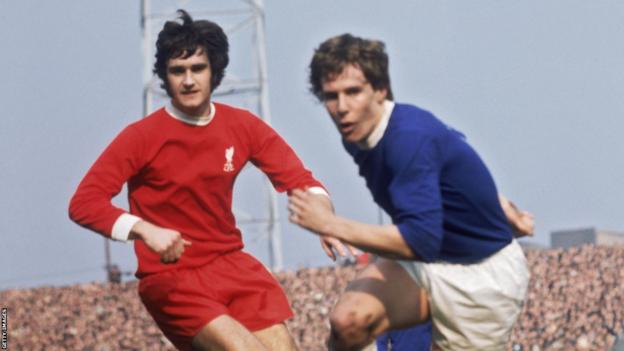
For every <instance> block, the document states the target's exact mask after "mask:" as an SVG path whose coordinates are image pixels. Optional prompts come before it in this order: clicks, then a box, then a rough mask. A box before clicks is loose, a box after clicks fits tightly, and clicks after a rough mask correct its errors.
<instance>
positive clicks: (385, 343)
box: [377, 322, 431, 351]
mask: <svg viewBox="0 0 624 351" xmlns="http://www.w3.org/2000/svg"><path fill="white" fill-rule="evenodd" d="M388 350H392V351H429V350H431V322H427V323H425V324H418V325H416V326H414V327H411V328H407V329H400V330H393V331H389V332H387V333H385V334H382V335H381V336H380V337H378V338H377V351H388Z"/></svg>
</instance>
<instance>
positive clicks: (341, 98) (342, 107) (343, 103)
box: [337, 94, 348, 114]
mask: <svg viewBox="0 0 624 351" xmlns="http://www.w3.org/2000/svg"><path fill="white" fill-rule="evenodd" d="M337 100H338V101H337V103H338V106H337V107H338V113H340V114H344V113H346V112H347V110H348V106H347V98H346V96H345V95H344V94H338V97H337Z"/></svg>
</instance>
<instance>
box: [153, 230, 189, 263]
mask: <svg viewBox="0 0 624 351" xmlns="http://www.w3.org/2000/svg"><path fill="white" fill-rule="evenodd" d="M189 245H191V242H190V241H188V240H185V239H182V237H181V236H178V237H177V238H175V239H174V240H173V242H172V243H171V244H170V245H169V246H168V247H167V249H165V251H164V252H163V253H162V254H161V255H160V261H161V262H162V263H166V264H168V263H176V262H177V261H178V260H179V259H180V257H181V256H182V253H184V248H185V247H186V246H189Z"/></svg>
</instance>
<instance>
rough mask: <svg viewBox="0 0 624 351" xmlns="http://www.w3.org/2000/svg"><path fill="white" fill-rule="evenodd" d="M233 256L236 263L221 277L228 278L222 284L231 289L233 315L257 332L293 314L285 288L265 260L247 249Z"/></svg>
mask: <svg viewBox="0 0 624 351" xmlns="http://www.w3.org/2000/svg"><path fill="white" fill-rule="evenodd" d="M229 256H230V257H228V260H230V261H231V265H232V267H231V268H230V269H229V270H228V271H224V274H226V275H229V276H223V279H222V280H221V281H223V282H226V281H227V284H226V283H223V284H222V288H223V289H225V290H227V292H228V293H227V296H228V297H229V301H228V305H227V308H228V314H229V315H230V316H232V317H233V318H235V319H236V320H237V321H239V322H240V323H241V324H242V325H244V326H245V327H246V328H247V329H249V330H251V331H253V332H255V331H257V330H262V329H265V328H269V327H271V326H273V325H276V324H281V323H282V322H283V321H285V320H286V319H288V318H291V317H292V315H293V313H292V310H291V308H290V304H289V302H288V299H287V298H286V294H285V293H284V290H283V289H282V287H281V286H280V285H279V283H278V282H277V280H276V279H275V277H273V275H272V274H271V273H270V272H269V271H268V270H267V269H266V268H265V267H264V265H262V263H260V262H259V261H258V260H256V259H255V258H253V257H251V256H250V255H248V254H246V253H244V252H240V253H236V254H232V255H229ZM226 285H227V286H226Z"/></svg>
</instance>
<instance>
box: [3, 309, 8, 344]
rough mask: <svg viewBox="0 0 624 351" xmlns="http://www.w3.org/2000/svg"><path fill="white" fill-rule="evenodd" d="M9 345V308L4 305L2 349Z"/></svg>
mask: <svg viewBox="0 0 624 351" xmlns="http://www.w3.org/2000/svg"><path fill="white" fill-rule="evenodd" d="M8 347H9V309H8V308H6V307H2V349H3V350H6V349H7V348H8Z"/></svg>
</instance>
